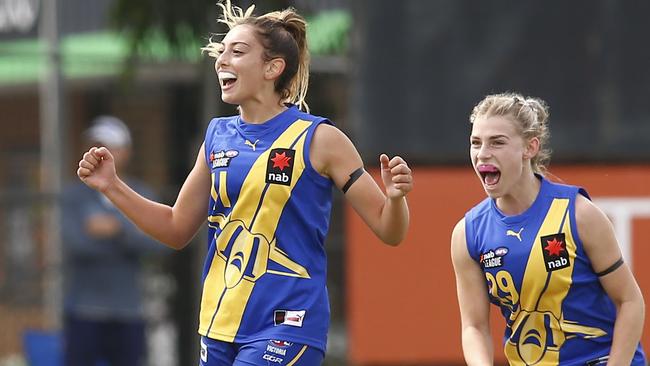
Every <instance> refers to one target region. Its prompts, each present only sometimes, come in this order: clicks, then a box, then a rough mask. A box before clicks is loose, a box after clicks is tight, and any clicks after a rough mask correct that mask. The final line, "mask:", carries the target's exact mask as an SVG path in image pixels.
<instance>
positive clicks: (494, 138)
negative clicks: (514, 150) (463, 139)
mask: <svg viewBox="0 0 650 366" xmlns="http://www.w3.org/2000/svg"><path fill="white" fill-rule="evenodd" d="M470 138H471V139H480V137H478V136H476V135H470ZM500 138H504V139H509V137H508V136H507V135H494V136H490V137H488V140H496V139H500Z"/></svg>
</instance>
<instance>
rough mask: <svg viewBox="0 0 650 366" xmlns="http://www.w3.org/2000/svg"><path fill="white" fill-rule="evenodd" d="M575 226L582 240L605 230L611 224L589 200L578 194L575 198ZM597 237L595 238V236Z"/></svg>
mask: <svg viewBox="0 0 650 366" xmlns="http://www.w3.org/2000/svg"><path fill="white" fill-rule="evenodd" d="M576 224H577V226H578V232H579V233H580V236H581V237H583V239H584V238H587V237H590V236H593V235H592V234H593V233H595V232H597V231H599V229H601V230H602V229H605V228H607V227H609V225H610V224H611V223H610V221H609V218H607V216H606V215H605V213H604V212H603V211H602V210H601V209H600V208H598V207H597V206H596V205H595V204H594V203H593V202H591V200H589V199H588V198H586V197H585V196H583V195H581V194H578V196H577V197H576ZM596 237H597V236H596Z"/></svg>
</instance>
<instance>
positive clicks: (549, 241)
mask: <svg viewBox="0 0 650 366" xmlns="http://www.w3.org/2000/svg"><path fill="white" fill-rule="evenodd" d="M540 244H541V246H542V253H543V254H544V265H545V266H546V272H553V271H557V270H558V269H562V268H566V267H569V252H567V250H566V240H565V238H564V233H558V234H553V235H546V236H542V237H541V238H540Z"/></svg>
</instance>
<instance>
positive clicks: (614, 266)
mask: <svg viewBox="0 0 650 366" xmlns="http://www.w3.org/2000/svg"><path fill="white" fill-rule="evenodd" d="M623 263H624V262H623V258H619V259H618V260H617V261H616V262H615V263H614V264H612V265H611V266H609V268H607V269H606V270H604V271H602V272H598V273H596V276H598V277H603V276H604V275H606V274H610V273H612V272H614V271H616V270H617V269H618V267H620V266H622V265H623Z"/></svg>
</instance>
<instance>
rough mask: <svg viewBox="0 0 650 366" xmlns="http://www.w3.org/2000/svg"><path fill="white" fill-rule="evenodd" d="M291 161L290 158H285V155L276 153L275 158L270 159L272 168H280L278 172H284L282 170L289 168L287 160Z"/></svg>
mask: <svg viewBox="0 0 650 366" xmlns="http://www.w3.org/2000/svg"><path fill="white" fill-rule="evenodd" d="M290 159H291V156H286V155H285V153H282V154H278V153H277V152H276V153H275V157H273V158H272V159H271V161H272V162H273V167H274V168H280V170H284V168H286V167H288V166H289V160H290Z"/></svg>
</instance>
